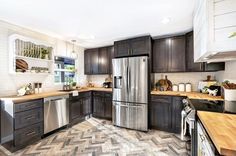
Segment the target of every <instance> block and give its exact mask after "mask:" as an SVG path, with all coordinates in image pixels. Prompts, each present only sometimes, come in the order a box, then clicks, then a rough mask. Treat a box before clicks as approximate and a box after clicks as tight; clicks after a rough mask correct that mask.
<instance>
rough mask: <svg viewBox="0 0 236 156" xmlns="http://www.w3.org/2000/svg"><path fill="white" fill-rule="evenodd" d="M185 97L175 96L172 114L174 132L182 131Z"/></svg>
mask: <svg viewBox="0 0 236 156" xmlns="http://www.w3.org/2000/svg"><path fill="white" fill-rule="evenodd" d="M183 99H184V97H173V99H172V106H171V114H172V117H171V118H172V126H171V127H172V132H173V133H180V132H181V111H182V110H183V103H182V100H183Z"/></svg>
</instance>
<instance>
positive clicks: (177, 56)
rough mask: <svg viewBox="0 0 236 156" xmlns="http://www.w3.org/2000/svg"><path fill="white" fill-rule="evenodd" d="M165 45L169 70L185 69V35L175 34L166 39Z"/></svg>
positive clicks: (178, 70)
mask: <svg viewBox="0 0 236 156" xmlns="http://www.w3.org/2000/svg"><path fill="white" fill-rule="evenodd" d="M167 46H168V47H169V48H170V50H169V52H170V54H169V68H168V71H170V72H184V71H185V68H186V67H185V36H177V37H173V38H170V39H168V41H167Z"/></svg>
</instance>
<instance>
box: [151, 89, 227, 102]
mask: <svg viewBox="0 0 236 156" xmlns="http://www.w3.org/2000/svg"><path fill="white" fill-rule="evenodd" d="M151 94H152V95H170V96H186V97H188V98H189V99H205V100H219V101H224V99H223V98H222V97H221V96H210V95H208V94H203V93H199V92H173V91H152V92H151Z"/></svg>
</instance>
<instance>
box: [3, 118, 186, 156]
mask: <svg viewBox="0 0 236 156" xmlns="http://www.w3.org/2000/svg"><path fill="white" fill-rule="evenodd" d="M189 147H190V145H189V143H187V142H183V141H181V140H180V139H179V138H178V137H177V136H176V135H174V134H171V133H166V132H162V131H157V130H149V131H148V133H144V132H139V131H134V130H128V129H124V128H119V127H115V126H113V125H112V124H111V122H110V121H106V120H99V119H95V118H90V119H88V120H87V121H84V122H82V123H80V124H77V125H75V126H73V127H72V128H68V129H65V130H61V131H59V132H57V133H55V134H53V135H51V136H49V137H46V138H44V139H42V140H41V141H39V142H37V143H35V144H33V145H30V146H28V147H26V148H25V149H22V150H20V151H17V152H15V153H10V152H9V151H7V150H6V149H4V148H3V147H0V155H7V156H8V155H14V156H136V155H137V156H149V155H150V156H178V155H180V156H185V155H189Z"/></svg>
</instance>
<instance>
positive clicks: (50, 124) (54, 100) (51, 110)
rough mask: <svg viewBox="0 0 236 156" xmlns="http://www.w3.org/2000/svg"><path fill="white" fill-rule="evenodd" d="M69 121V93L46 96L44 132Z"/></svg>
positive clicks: (64, 124)
mask: <svg viewBox="0 0 236 156" xmlns="http://www.w3.org/2000/svg"><path fill="white" fill-rule="evenodd" d="M68 123H69V95H64V96H54V97H48V98H44V134H46V133H49V132H51V131H53V130H56V129H58V128H60V127H63V126H66V125H67V124H68Z"/></svg>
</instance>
